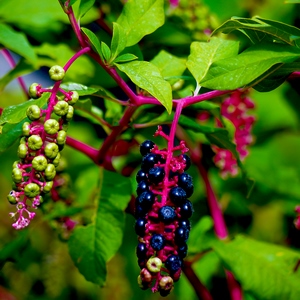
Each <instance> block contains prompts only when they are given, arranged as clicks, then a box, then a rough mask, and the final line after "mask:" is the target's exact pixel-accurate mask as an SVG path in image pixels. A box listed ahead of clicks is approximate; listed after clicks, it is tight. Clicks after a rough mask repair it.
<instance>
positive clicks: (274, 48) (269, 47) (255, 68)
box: [200, 43, 300, 90]
mask: <svg viewBox="0 0 300 300" xmlns="http://www.w3.org/2000/svg"><path fill="white" fill-rule="evenodd" d="M299 56H300V50H299V49H298V48H296V47H292V46H288V45H283V44H276V43H272V44H258V45H253V46H251V47H250V48H248V49H247V50H245V51H244V52H242V53H241V54H239V55H237V56H235V57H231V58H227V59H222V60H219V61H217V62H215V63H213V64H212V65H211V67H210V69H209V71H208V73H207V75H206V76H205V77H204V78H203V79H202V80H201V81H200V85H202V86H204V87H206V88H210V89H217V90H235V89H237V88H241V87H245V86H249V83H252V84H254V83H256V82H257V81H255V80H256V79H257V78H258V77H259V76H261V75H262V74H264V73H266V72H267V71H268V70H269V69H271V67H272V66H274V65H276V64H279V63H291V62H293V61H295V60H297V59H298V58H299ZM273 71H274V70H272V69H271V70H270V73H272V72H273ZM266 74H267V73H266Z"/></svg>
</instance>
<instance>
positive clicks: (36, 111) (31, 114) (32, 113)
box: [26, 104, 41, 121]
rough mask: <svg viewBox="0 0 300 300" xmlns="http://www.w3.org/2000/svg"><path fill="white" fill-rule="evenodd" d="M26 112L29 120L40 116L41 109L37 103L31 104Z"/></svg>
mask: <svg viewBox="0 0 300 300" xmlns="http://www.w3.org/2000/svg"><path fill="white" fill-rule="evenodd" d="M26 114H27V117H28V118H29V119H30V120H32V121H34V120H37V119H39V118H40V117H41V110H40V108H39V107H38V106H37V105H35V104H33V105H31V106H29V107H28V108H27V111H26Z"/></svg>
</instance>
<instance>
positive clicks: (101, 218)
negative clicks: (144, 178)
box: [69, 169, 131, 285]
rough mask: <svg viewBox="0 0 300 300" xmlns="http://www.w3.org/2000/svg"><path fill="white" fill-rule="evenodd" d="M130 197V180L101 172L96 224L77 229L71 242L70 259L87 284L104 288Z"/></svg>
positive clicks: (119, 238)
mask: <svg viewBox="0 0 300 300" xmlns="http://www.w3.org/2000/svg"><path fill="white" fill-rule="evenodd" d="M130 197H131V183H130V179H128V178H125V177H123V176H121V175H118V174H116V173H112V172H109V171H105V170H103V169H100V184H99V199H98V201H97V210H96V214H95V218H94V221H93V223H92V224H89V225H88V226H85V227H83V226H79V227H77V228H76V229H75V230H74V232H73V234H72V235H71V237H70V240H69V251H70V255H71V257H72V259H73V261H74V263H75V265H76V266H77V268H78V269H79V271H80V273H81V274H82V275H83V276H84V277H85V278H86V280H88V281H91V282H93V283H96V284H99V285H103V284H104V282H105V278H106V263H107V261H108V260H109V259H110V258H112V256H113V255H115V253H116V251H117V250H118V248H119V247H120V245H121V243H122V238H123V227H124V222H125V213H124V209H125V208H126V206H127V204H128V202H129V200H130Z"/></svg>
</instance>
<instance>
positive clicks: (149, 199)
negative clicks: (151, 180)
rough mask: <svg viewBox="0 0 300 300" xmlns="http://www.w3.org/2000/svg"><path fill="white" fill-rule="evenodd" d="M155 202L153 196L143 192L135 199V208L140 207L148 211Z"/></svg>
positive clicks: (150, 193)
mask: <svg viewBox="0 0 300 300" xmlns="http://www.w3.org/2000/svg"><path fill="white" fill-rule="evenodd" d="M154 200H155V195H154V194H153V193H152V192H150V191H149V192H143V193H141V194H140V195H139V196H137V197H136V199H135V203H136V206H139V205H140V206H142V207H143V208H145V209H150V208H151V206H152V205H153V203H154Z"/></svg>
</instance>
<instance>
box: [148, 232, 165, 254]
mask: <svg viewBox="0 0 300 300" xmlns="http://www.w3.org/2000/svg"><path fill="white" fill-rule="evenodd" d="M150 245H151V247H152V248H153V249H154V250H156V251H158V250H161V249H162V248H163V247H164V245H165V238H164V236H163V235H162V234H153V235H152V237H151V239H150Z"/></svg>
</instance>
